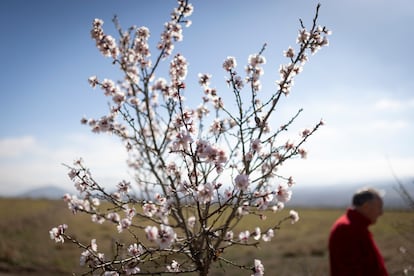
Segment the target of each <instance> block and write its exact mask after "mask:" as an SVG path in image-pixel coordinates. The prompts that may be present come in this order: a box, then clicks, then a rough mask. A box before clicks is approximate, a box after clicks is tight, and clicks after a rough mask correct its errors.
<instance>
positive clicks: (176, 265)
mask: <svg viewBox="0 0 414 276" xmlns="http://www.w3.org/2000/svg"><path fill="white" fill-rule="evenodd" d="M167 271H168V272H180V264H179V263H178V262H177V261H176V260H172V262H171V264H170V265H167Z"/></svg>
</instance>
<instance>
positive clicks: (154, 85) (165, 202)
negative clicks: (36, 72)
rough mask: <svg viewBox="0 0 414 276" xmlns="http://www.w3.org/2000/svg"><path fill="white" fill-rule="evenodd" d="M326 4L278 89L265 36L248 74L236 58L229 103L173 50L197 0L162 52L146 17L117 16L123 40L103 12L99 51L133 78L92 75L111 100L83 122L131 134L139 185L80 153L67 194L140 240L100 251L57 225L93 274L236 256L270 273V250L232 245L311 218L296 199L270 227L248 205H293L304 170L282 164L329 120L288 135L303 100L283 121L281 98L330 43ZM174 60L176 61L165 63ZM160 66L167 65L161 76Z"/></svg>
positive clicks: (289, 53) (171, 269) (183, 2)
mask: <svg viewBox="0 0 414 276" xmlns="http://www.w3.org/2000/svg"><path fill="white" fill-rule="evenodd" d="M318 9H319V6H318ZM318 9H317V12H316V15H315V18H314V20H313V25H312V27H311V28H310V30H309V31H308V30H307V29H306V28H305V27H304V26H303V24H302V29H301V30H300V32H299V36H298V39H297V43H298V49H297V50H295V49H294V48H293V47H289V48H288V49H287V50H286V51H285V53H284V55H285V57H286V58H288V59H289V61H290V62H289V63H288V64H284V65H281V67H280V69H279V74H280V80H278V82H277V85H278V88H277V91H276V92H275V93H272V94H271V95H266V93H259V92H260V91H261V87H262V83H261V78H262V75H263V74H264V69H263V67H264V65H265V64H266V58H265V56H264V51H265V48H266V45H264V46H263V47H262V49H261V50H260V51H259V52H257V53H255V54H252V55H250V56H249V57H248V59H247V65H246V66H245V67H244V69H245V71H244V73H245V76H244V77H242V76H241V75H240V74H239V73H237V71H236V69H237V61H236V58H235V57H232V56H229V57H227V58H226V59H225V60H224V62H223V64H222V67H223V69H224V71H225V73H226V75H227V76H226V83H227V85H228V89H230V90H231V92H232V96H234V102H233V103H231V104H230V105H228V106H227V105H225V104H224V98H226V99H227V96H226V97H221V96H220V93H219V91H218V90H217V89H216V88H214V87H213V86H212V85H211V83H212V75H211V74H209V73H200V74H198V84H199V85H200V86H201V88H202V91H203V93H202V95H201V96H200V100H201V103H200V104H199V105H198V106H197V107H195V108H194V107H191V106H189V104H190V103H187V102H186V97H185V96H186V88H187V85H186V77H187V75H188V62H187V59H186V58H185V56H184V55H183V54H182V53H176V54H174V55H173V50H174V45H175V43H177V42H178V41H181V40H182V39H183V26H189V25H190V23H191V21H190V20H188V16H190V15H191V14H192V12H193V6H192V5H191V4H189V3H188V0H178V7H177V8H175V9H174V10H173V12H172V14H171V17H170V18H169V20H168V21H167V22H166V23H165V24H164V29H163V31H162V34H161V38H160V41H159V42H158V44H157V45H156V46H155V47H154V48H155V50H154V51H151V47H150V45H149V37H150V30H149V29H148V28H146V27H144V26H142V27H135V26H134V27H131V28H129V29H128V30H127V31H124V30H122V28H121V26H120V24H119V22H118V20H117V19H116V18H115V19H114V23H115V27H116V29H117V31H118V33H119V40H118V41H117V40H116V39H115V38H114V37H112V36H110V35H107V34H105V33H104V31H103V28H102V27H103V21H102V20H100V19H95V20H94V21H93V24H92V31H91V35H92V38H93V39H94V40H95V43H96V46H97V48H98V50H99V51H100V52H101V53H102V54H103V55H104V56H106V57H110V58H112V63H113V64H114V65H117V66H119V68H120V70H121V72H122V73H123V78H122V80H120V81H117V82H116V81H113V80H111V79H108V78H98V77H97V76H92V77H90V78H89V79H88V82H89V84H90V86H91V87H92V88H96V87H97V88H99V89H100V90H102V92H103V95H104V96H105V97H107V99H108V100H109V101H110V108H109V113H108V114H106V115H104V116H101V117H100V118H98V119H87V118H83V119H82V120H81V122H82V124H85V125H88V126H89V127H91V129H92V131H93V132H94V133H109V134H112V135H115V136H118V137H119V138H120V139H121V141H122V142H123V143H124V145H125V148H126V150H127V152H128V154H129V159H128V165H129V166H130V168H131V169H132V170H133V177H134V180H135V182H136V184H137V185H136V186H134V185H133V184H134V183H131V182H129V181H125V180H122V181H120V182H118V183H117V184H116V185H115V188H114V189H112V190H110V191H108V190H106V189H104V188H103V186H102V185H100V184H99V183H98V182H97V181H95V180H94V179H93V177H92V174H91V172H90V171H89V170H88V169H87V168H86V167H85V166H84V164H83V161H82V160H81V159H79V160H76V161H75V162H74V163H73V165H71V166H67V167H68V169H69V173H68V176H69V178H70V179H71V181H72V182H73V183H74V186H75V187H76V189H77V192H78V194H77V195H70V194H66V195H64V197H63V199H64V201H65V202H66V203H67V205H68V208H69V209H70V210H71V211H72V212H73V213H74V214H77V213H79V212H82V213H86V214H88V215H90V216H91V220H92V221H93V222H95V223H97V224H111V225H112V226H114V229H116V230H115V231H116V232H118V233H121V235H120V236H123V235H128V234H130V235H131V238H132V242H131V241H130V242H129V243H126V244H127V245H128V246H125V243H121V242H118V241H116V244H115V245H114V246H113V248H114V250H115V251H116V252H114V254H106V255H105V254H104V253H101V252H98V246H97V242H96V239H92V241H91V242H90V244H82V243H81V242H79V241H77V240H74V239H73V238H71V237H70V236H69V235H66V234H65V233H64V232H65V230H66V229H67V226H66V225H60V226H58V227H55V228H53V229H51V230H50V232H49V233H50V237H51V239H53V240H55V241H56V242H63V241H64V240H65V239H66V240H71V241H72V242H73V243H74V244H77V245H78V246H79V247H80V248H82V253H81V256H80V264H81V265H82V266H85V269H89V271H88V273H90V274H97V273H100V274H102V275H120V274H126V275H133V274H140V273H142V274H154V275H155V274H157V275H158V274H163V273H191V272H195V271H198V272H200V275H206V273H207V271H210V267H211V266H212V265H213V264H214V262H224V263H227V264H235V267H240V268H249V269H251V271H253V274H252V275H254V276H259V275H264V265H263V264H262V262H261V261H260V260H258V259H256V260H254V264H253V266H252V265H250V266H245V265H240V264H238V262H236V261H233V260H230V259H231V256H229V255H228V254H227V248H229V247H233V246H234V247H236V246H257V245H258V244H259V243H261V242H270V241H272V239H273V237H274V236H275V235H276V231H278V230H280V229H281V224H282V223H283V222H285V221H290V222H291V223H296V222H297V221H298V220H299V215H298V213H297V212H296V211H294V210H291V211H290V212H289V213H288V215H285V216H284V217H282V218H281V219H280V220H279V221H278V222H275V223H274V224H271V225H270V226H266V227H263V226H260V225H248V226H246V223H243V222H244V221H246V217H248V216H257V217H259V218H260V220H261V221H262V220H266V219H267V216H269V214H270V213H271V211H274V212H278V213H277V214H272V216H275V217H276V216H281V215H282V214H283V210H284V207H285V205H286V204H288V202H289V201H290V199H291V198H292V190H291V187H292V185H293V184H294V181H293V178H292V177H291V176H288V177H286V176H284V175H280V174H279V170H278V169H279V168H280V167H281V166H282V165H283V164H284V162H286V161H287V160H289V159H290V158H293V157H296V156H298V157H301V158H306V156H307V154H308V153H307V151H306V150H305V149H304V148H303V144H304V143H305V142H306V140H307V139H308V138H309V137H310V136H311V135H313V133H314V132H315V131H316V130H317V129H318V128H319V127H320V126H321V125H323V122H322V121H321V122H319V123H317V124H316V125H315V126H314V127H313V128H308V129H305V130H303V131H301V132H300V133H299V140H298V141H294V140H290V139H289V140H288V141H287V142H284V141H286V140H282V141H281V140H280V139H279V134H280V133H282V132H286V131H287V130H288V129H289V127H290V125H291V124H293V122H294V121H295V120H296V118H297V117H298V115H299V114H300V112H301V110H300V111H299V112H298V113H297V114H296V115H295V116H293V117H292V118H291V120H289V121H288V122H287V123H285V124H283V125H282V126H281V127H280V128H276V130H272V127H273V125H274V124H273V121H276V120H277V119H278V117H276V116H274V113H275V110H276V106H277V104H278V102H279V100H280V98H281V95H283V94H284V95H288V94H289V93H290V90H291V87H292V85H293V79H294V76H295V75H297V74H299V73H300V72H301V71H302V69H303V66H304V64H305V62H306V61H307V60H308V56H307V52H309V51H310V52H311V53H312V54H314V53H316V52H317V51H318V50H319V49H320V48H321V47H323V46H326V45H328V40H327V35H329V33H330V32H329V31H328V30H327V29H326V28H325V27H320V26H317V25H316V19H317V16H318ZM154 54H155V56H154V57H152V55H154ZM151 57H152V58H153V59H152V60H151ZM167 59H168V61H167V62H168V64H167V63H166V69H168V70H164V71H165V72H164V71H162V69H159V68H160V64H162V63H163V62H165V61H166V60H167ZM152 61H153V62H152ZM160 71H161V72H164V73H166V75H167V76H164V77H163V76H158V75H157V76H156V74H155V73H156V72H157V74H158V72H160ZM246 90H248V91H247V92H245V91H246ZM187 96H188V95H187ZM192 100H193V99H192ZM211 110H213V112H210V111H211ZM275 117H276V118H275ZM274 118H275V120H273V119H274ZM134 188H137V190H135V189H134ZM271 223H273V221H272V222H271ZM203 273H204V274H203Z"/></svg>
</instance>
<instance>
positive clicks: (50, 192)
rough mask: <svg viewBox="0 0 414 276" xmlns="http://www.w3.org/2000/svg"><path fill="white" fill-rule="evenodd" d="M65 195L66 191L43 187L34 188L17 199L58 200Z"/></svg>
mask: <svg viewBox="0 0 414 276" xmlns="http://www.w3.org/2000/svg"><path fill="white" fill-rule="evenodd" d="M65 193H67V191H66V190H64V189H62V188H59V187H56V186H44V187H40V188H35V189H32V190H29V191H26V192H24V193H23V194H21V195H19V196H17V197H22V198H44V199H60V198H62V196H63V195H64V194H65Z"/></svg>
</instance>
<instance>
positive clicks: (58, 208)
mask: <svg viewBox="0 0 414 276" xmlns="http://www.w3.org/2000/svg"><path fill="white" fill-rule="evenodd" d="M287 212H288V210H286V211H284V213H276V214H271V213H269V215H268V220H267V222H266V223H269V224H270V223H272V222H273V223H274V222H275V221H278V220H279V219H280V218H282V217H284V216H286V215H287ZM342 212H343V210H335V209H300V210H299V214H300V221H299V222H298V223H297V224H295V225H291V224H290V223H289V222H287V223H285V224H283V225H282V229H281V230H280V231H278V232H276V236H275V238H274V239H273V241H272V242H271V243H266V244H262V245H261V247H260V248H252V247H237V248H232V249H229V250H228V251H226V252H224V256H231V258H232V259H234V260H237V261H238V262H239V263H244V264H252V262H253V259H254V258H258V259H261V260H262V262H263V264H264V265H265V270H266V271H265V272H266V275H285V276H288V275H318V276H319V275H321V276H322V275H328V252H327V237H328V234H329V229H330V226H331V225H332V223H333V221H334V220H335V219H336V218H337V217H338V216H339V215H340V214H341V213H342ZM255 220H256V219H255V218H252V219H249V220H246V221H245V222H244V225H243V226H242V227H243V228H249V229H252V230H253V229H254V226H255V225H256V224H257V221H255ZM413 221H414V212H406V211H393V210H388V211H386V213H385V214H384V216H383V217H382V218H381V219H380V220H379V222H378V223H377V224H376V225H375V226H373V227H372V229H371V230H372V232H373V233H374V236H375V239H376V241H377V243H378V246H379V247H380V249H381V250H382V252H383V255H384V258H385V261H386V265H387V267H388V269H389V271H390V272H391V275H401V273H402V269H403V267H404V266H406V265H407V264H408V261H411V263H413V262H412V259H411V260H410V259H409V256H411V257H412V256H413V255H412V254H413V251H414V242H413V241H411V242H410V241H409V239H407V237H410V235H411V236H412V233H413V231H412V230H413V229H411V227H408V228H405V229H404V228H403V227H401V226H399V225H400V224H403V225H406V223H407V222H408V223H411V225H413V224H412V223H413ZM61 223H66V224H68V225H69V229H68V230H69V232H70V233H71V234H72V235H73V236H74V237H75V238H78V239H79V240H81V241H82V242H84V243H89V241H90V239H91V238H96V239H97V241H98V245H99V246H100V248H99V249H100V251H103V252H104V253H105V254H108V255H110V254H111V248H112V246H113V244H114V242H115V240H117V241H120V242H127V236H125V235H118V234H117V233H116V230H115V226H114V225H110V224H103V225H95V224H93V223H92V222H91V221H90V217H89V216H85V215H76V216H73V215H72V214H71V213H70V212H69V210H67V209H66V205H65V203H63V202H61V201H50V200H23V199H21V200H20V199H0V275H8V274H10V275H71V273H72V272H75V273H78V274H79V273H80V272H82V268H80V267H79V254H80V252H81V250H79V249H78V248H76V246H75V245H73V244H70V243H65V244H63V245H61V244H55V243H54V242H53V241H51V240H50V239H49V233H48V231H49V230H50V229H51V228H52V227H53V226H56V225H58V224H61ZM400 230H401V231H402V232H403V233H405V234H406V237H403V236H402V235H401V234H400V233H399V232H401V231H400ZM401 246H404V247H405V248H406V249H407V250H408V253H406V254H402V253H401V252H400V251H399V248H400V247H401ZM409 253H411V255H409ZM211 275H218V276H220V275H226V276H232V275H234V276H236V275H237V276H240V275H250V273H249V272H248V271H240V270H237V269H234V268H232V267H229V266H227V265H220V264H219V262H217V263H215V266H214V267H213V268H212V272H211ZM410 275H411V274H410ZM412 275H414V274H412Z"/></svg>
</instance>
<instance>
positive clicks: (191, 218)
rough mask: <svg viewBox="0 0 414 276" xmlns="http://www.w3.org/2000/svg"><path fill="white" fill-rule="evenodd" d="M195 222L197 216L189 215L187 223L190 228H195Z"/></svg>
mask: <svg viewBox="0 0 414 276" xmlns="http://www.w3.org/2000/svg"><path fill="white" fill-rule="evenodd" d="M195 223H196V218H195V216H191V217H189V218H188V220H187V225H188V227H190V228H194V226H195Z"/></svg>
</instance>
